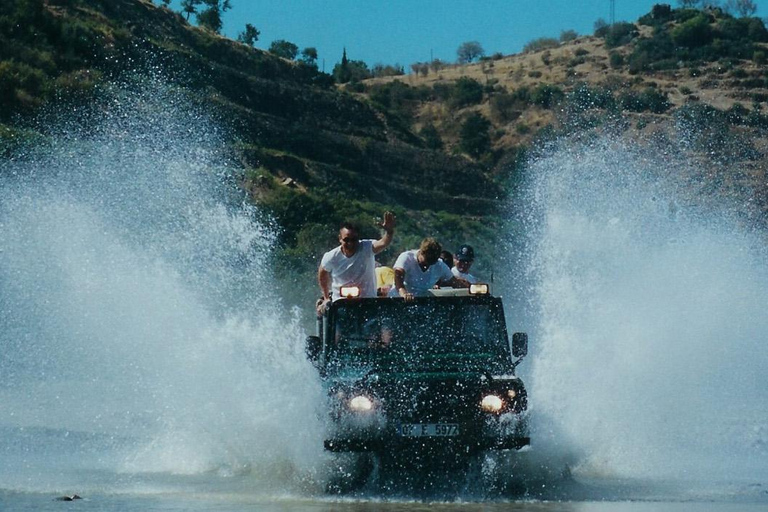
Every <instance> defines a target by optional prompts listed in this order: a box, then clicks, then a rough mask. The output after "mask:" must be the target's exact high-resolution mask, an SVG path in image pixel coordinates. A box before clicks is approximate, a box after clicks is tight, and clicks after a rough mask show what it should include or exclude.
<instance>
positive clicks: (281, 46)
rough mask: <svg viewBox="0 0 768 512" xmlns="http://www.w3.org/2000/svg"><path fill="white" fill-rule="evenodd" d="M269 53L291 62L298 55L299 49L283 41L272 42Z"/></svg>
mask: <svg viewBox="0 0 768 512" xmlns="http://www.w3.org/2000/svg"><path fill="white" fill-rule="evenodd" d="M269 53H273V54H275V55H277V56H278V57H282V58H283V59H288V60H293V59H295V58H296V55H298V53H299V47H298V46H296V45H295V44H293V43H292V42H290V41H286V40H285V39H278V40H277V41H272V43H271V44H270V45H269Z"/></svg>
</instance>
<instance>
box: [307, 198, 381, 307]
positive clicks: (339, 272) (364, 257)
mask: <svg viewBox="0 0 768 512" xmlns="http://www.w3.org/2000/svg"><path fill="white" fill-rule="evenodd" d="M379 226H380V227H381V228H382V229H383V230H384V235H383V236H382V237H381V238H380V239H378V240H360V235H359V230H358V228H357V226H355V225H354V224H352V223H349V222H345V223H344V224H342V225H341V229H339V246H338V247H336V248H335V249H332V250H330V251H328V252H326V253H325V254H324V255H323V259H322V260H321V261H320V268H318V269H317V282H318V284H319V285H320V291H321V292H322V293H323V297H322V299H320V300H318V301H317V314H318V315H321V314H323V312H324V311H325V308H326V306H327V305H328V302H330V301H331V299H333V300H339V299H340V298H341V287H342V286H357V287H358V288H360V297H376V274H375V270H374V269H375V267H376V260H375V256H376V255H377V254H379V253H380V252H381V251H383V250H384V249H386V248H387V246H389V244H391V243H392V237H393V235H394V232H395V215H394V214H393V213H392V212H385V213H384V219H383V221H382V222H381V223H380V224H379Z"/></svg>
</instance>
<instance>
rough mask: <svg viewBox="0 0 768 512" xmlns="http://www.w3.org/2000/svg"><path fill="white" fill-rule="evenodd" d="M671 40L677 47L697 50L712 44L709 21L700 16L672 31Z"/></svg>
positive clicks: (702, 15) (705, 17)
mask: <svg viewBox="0 0 768 512" xmlns="http://www.w3.org/2000/svg"><path fill="white" fill-rule="evenodd" d="M671 35H672V40H673V41H674V42H675V44H677V45H679V46H685V47H687V48H697V47H700V46H705V45H707V44H709V43H711V42H712V39H713V37H714V35H713V31H712V27H711V26H710V24H709V19H708V18H707V16H705V15H704V14H700V15H698V16H696V17H694V18H691V19H690V20H688V21H686V22H685V23H681V24H680V25H678V26H677V27H675V28H673V29H672V33H671Z"/></svg>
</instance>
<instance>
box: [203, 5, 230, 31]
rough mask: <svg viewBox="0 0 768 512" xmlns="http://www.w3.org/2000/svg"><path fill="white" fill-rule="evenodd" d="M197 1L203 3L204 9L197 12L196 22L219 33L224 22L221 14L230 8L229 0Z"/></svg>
mask: <svg viewBox="0 0 768 512" xmlns="http://www.w3.org/2000/svg"><path fill="white" fill-rule="evenodd" d="M196 1H197V3H201V4H203V5H205V6H206V7H205V9H203V10H202V11H200V12H199V13H198V14H197V24H198V25H200V26H201V27H203V28H207V29H208V30H210V31H211V32H215V33H217V34H218V33H220V32H221V27H222V26H223V25H224V23H223V22H222V20H221V15H222V13H223V12H224V11H228V10H229V9H231V8H232V6H231V5H230V3H229V0H196Z"/></svg>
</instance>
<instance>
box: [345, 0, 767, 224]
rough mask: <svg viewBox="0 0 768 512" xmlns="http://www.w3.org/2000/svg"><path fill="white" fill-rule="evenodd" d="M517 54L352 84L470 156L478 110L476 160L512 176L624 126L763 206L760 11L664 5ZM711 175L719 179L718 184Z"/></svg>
mask: <svg viewBox="0 0 768 512" xmlns="http://www.w3.org/2000/svg"><path fill="white" fill-rule="evenodd" d="M529 46H531V47H532V48H531V49H530V50H529V51H527V52H523V53H521V54H516V55H507V56H504V55H500V54H495V55H493V56H492V57H489V58H484V59H481V61H480V62H476V63H473V64H468V65H445V64H443V63H439V65H438V66H429V67H427V66H424V67H423V68H422V70H423V72H422V73H419V74H415V73H414V74H411V75H408V76H401V77H397V76H394V77H385V78H375V79H370V80H366V81H364V82H363V83H362V84H359V85H347V87H348V88H349V89H350V90H353V91H356V92H357V93H358V94H363V95H366V96H367V97H369V98H371V99H372V100H373V101H374V102H378V103H380V104H382V105H385V106H386V107H387V108H389V109H390V110H391V111H393V112H394V113H395V114H397V115H400V116H401V118H403V119H405V120H407V122H406V124H408V125H409V126H410V127H411V129H412V130H413V131H414V132H415V133H420V134H422V136H423V137H424V139H425V141H426V143H429V141H430V140H437V144H438V145H441V147H442V148H443V151H445V152H448V153H462V152H463V153H466V152H467V151H466V148H465V147H462V134H461V128H462V125H463V124H464V123H467V121H468V120H469V119H471V118H473V116H476V115H477V114H480V115H481V116H482V117H483V118H484V119H485V120H486V121H487V128H484V130H485V131H486V136H487V138H488V144H487V146H485V147H484V149H483V150H482V151H481V153H480V154H477V155H475V156H476V158H477V159H478V160H479V161H481V162H483V163H484V164H485V165H486V166H487V167H488V168H489V169H490V170H491V172H492V173H493V174H495V175H497V176H499V175H506V176H507V178H508V179H513V180H514V179H515V178H514V176H511V175H510V168H511V169H514V170H515V171H514V172H516V171H517V170H520V166H522V165H524V162H522V163H521V162H520V158H519V156H520V155H521V154H522V155H525V154H526V152H527V151H528V150H530V149H531V148H536V147H537V146H539V145H540V144H541V142H542V141H543V140H549V139H552V138H555V137H557V136H559V135H567V134H569V133H572V132H583V133H589V132H600V131H601V130H611V131H612V132H615V130H616V129H617V128H618V129H619V130H620V131H621V133H622V136H623V137H624V138H625V139H626V140H631V141H632V142H633V143H634V144H644V143H647V142H649V141H651V140H655V141H658V140H659V138H660V137H661V138H664V139H666V140H668V141H674V140H675V139H676V138H679V137H680V136H681V134H680V133H679V131H680V128H681V126H685V127H686V130H687V133H685V136H686V137H688V138H689V139H690V141H691V143H690V144H688V150H689V158H690V159H692V160H695V161H697V162H700V164H701V166H702V167H701V172H702V176H706V175H707V174H708V173H711V172H714V173H717V175H718V177H717V178H716V179H715V181H718V182H721V186H722V189H721V190H720V192H721V193H722V194H728V195H736V196H738V197H739V200H740V201H742V202H743V203H744V204H747V203H749V204H757V205H758V211H755V212H751V213H750V215H753V216H757V217H759V218H760V219H759V222H760V223H761V224H763V225H764V224H765V222H766V220H765V219H766V213H767V212H768V199H767V197H766V196H767V195H768V188H767V187H766V174H765V171H766V163H767V162H766V159H765V153H766V150H768V138H767V137H766V128H768V117H766V115H765V114H764V112H765V109H766V107H768V103H766V100H768V67H766V55H768V31H766V28H765V26H764V24H763V22H762V21H761V20H759V19H757V18H740V19H737V18H734V17H733V16H731V15H729V14H727V13H724V12H722V11H720V10H719V9H714V10H704V11H700V10H694V9H671V8H669V6H664V5H657V6H655V7H654V9H653V10H652V12H651V13H649V14H648V15H646V16H643V17H642V18H641V19H640V20H638V21H637V22H636V23H619V24H617V25H616V26H615V27H605V28H604V29H602V31H600V33H599V34H597V35H595V36H582V37H578V38H576V39H574V40H571V41H568V42H558V41H557V40H551V39H542V40H539V41H533V42H531V44H530V45H529ZM709 181H712V180H711V179H710V180H709Z"/></svg>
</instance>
